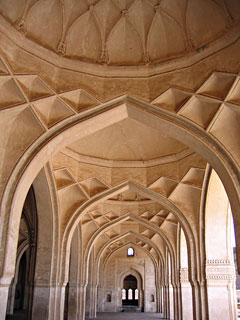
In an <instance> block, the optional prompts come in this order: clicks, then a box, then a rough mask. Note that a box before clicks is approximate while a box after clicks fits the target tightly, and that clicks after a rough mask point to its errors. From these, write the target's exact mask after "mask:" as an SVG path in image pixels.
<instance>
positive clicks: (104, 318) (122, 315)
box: [86, 312, 163, 320]
mask: <svg viewBox="0 0 240 320" xmlns="http://www.w3.org/2000/svg"><path fill="white" fill-rule="evenodd" d="M86 319H87V320H90V318H86ZM140 319H142V320H156V319H163V318H162V317H161V315H160V314H159V313H144V312H142V313H139V312H101V313H98V314H97V319H96V320H140Z"/></svg>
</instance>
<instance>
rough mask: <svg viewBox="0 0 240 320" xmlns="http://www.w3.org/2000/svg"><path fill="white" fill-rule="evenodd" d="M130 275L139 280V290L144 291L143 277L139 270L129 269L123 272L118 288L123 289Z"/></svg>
mask: <svg viewBox="0 0 240 320" xmlns="http://www.w3.org/2000/svg"><path fill="white" fill-rule="evenodd" d="M129 275H133V276H134V277H135V278H136V279H137V284H138V289H139V290H143V289H144V285H143V277H142V275H141V273H140V272H139V271H137V270H135V269H133V268H128V269H127V270H125V271H123V272H122V273H121V274H120V277H119V281H118V286H119V287H120V288H123V281H124V279H125V278H126V277H127V276H129Z"/></svg>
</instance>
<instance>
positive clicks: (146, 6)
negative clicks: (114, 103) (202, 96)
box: [0, 0, 240, 66]
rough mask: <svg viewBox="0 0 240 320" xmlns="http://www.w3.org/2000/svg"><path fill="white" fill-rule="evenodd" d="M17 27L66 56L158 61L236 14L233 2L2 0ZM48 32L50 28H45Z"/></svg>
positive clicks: (212, 33)
mask: <svg viewBox="0 0 240 320" xmlns="http://www.w3.org/2000/svg"><path fill="white" fill-rule="evenodd" d="M0 12H1V14H2V16H4V17H5V18H6V19H7V20H9V21H10V22H11V24H12V25H14V27H15V28H16V29H17V30H20V31H21V32H23V33H24V35H25V36H26V37H27V38H28V39H31V40H32V41H34V42H35V43H37V44H39V45H40V46H43V47H46V48H48V49H50V50H51V51H53V52H55V53H58V54H60V55H63V56H66V57H68V58H70V59H76V60H81V61H87V62H91V63H98V64H99V63H100V64H102V63H103V64H109V65H116V66H119V65H142V64H149V63H159V62H162V61H165V60H169V59H173V58H179V57H182V56H184V55H186V54H188V53H189V52H192V51H195V52H196V53H197V51H199V50H200V51H201V50H202V49H203V48H205V47H206V46H208V45H209V43H211V42H213V41H215V40H216V39H219V38H220V37H222V36H223V35H224V34H226V33H229V31H230V30H231V29H233V28H234V26H236V24H237V23H238V22H239V18H240V3H239V1H238V0H231V1H221V0H217V1H216V0H204V1H201V5H199V1H198V0H189V1H187V0H181V1H179V0H171V1H169V0H162V1H159V0H124V1H122V0H82V1H76V0H64V1H60V0H53V1H50V2H49V1H48V0H21V1H15V0H9V1H5V0H1V1H0ZM49 30H51V32H49Z"/></svg>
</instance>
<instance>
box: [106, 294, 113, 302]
mask: <svg viewBox="0 0 240 320" xmlns="http://www.w3.org/2000/svg"><path fill="white" fill-rule="evenodd" d="M106 301H107V302H112V295H111V293H108V294H107V300H106Z"/></svg>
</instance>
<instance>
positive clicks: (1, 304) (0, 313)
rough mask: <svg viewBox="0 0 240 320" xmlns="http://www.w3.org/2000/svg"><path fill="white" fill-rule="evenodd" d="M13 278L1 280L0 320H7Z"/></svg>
mask: <svg viewBox="0 0 240 320" xmlns="http://www.w3.org/2000/svg"><path fill="white" fill-rule="evenodd" d="M10 284H11V278H1V279H0V319H5V317H6V311H7V303H8V292H9V287H10Z"/></svg>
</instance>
